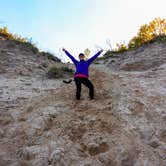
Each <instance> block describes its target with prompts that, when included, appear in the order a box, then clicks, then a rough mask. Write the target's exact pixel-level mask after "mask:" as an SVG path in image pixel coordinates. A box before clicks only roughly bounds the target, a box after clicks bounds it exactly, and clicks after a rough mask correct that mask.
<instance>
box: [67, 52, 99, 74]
mask: <svg viewBox="0 0 166 166" xmlns="http://www.w3.org/2000/svg"><path fill="white" fill-rule="evenodd" d="M65 53H66V55H67V56H68V57H69V58H70V59H71V60H72V61H73V63H74V65H75V67H76V72H75V77H76V76H77V75H85V76H86V77H88V76H89V72H88V69H89V65H90V64H91V63H92V62H93V61H94V60H95V59H96V58H97V57H98V56H99V55H100V54H101V51H99V52H97V53H96V54H95V55H94V56H93V57H91V58H90V59H88V60H87V61H85V60H80V61H77V60H76V59H75V58H74V57H73V56H72V55H71V54H70V53H69V52H68V51H65Z"/></svg>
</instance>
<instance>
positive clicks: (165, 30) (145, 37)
mask: <svg viewBox="0 0 166 166" xmlns="http://www.w3.org/2000/svg"><path fill="white" fill-rule="evenodd" d="M163 35H166V19H161V18H155V19H154V20H152V21H151V22H150V23H149V24H144V25H142V26H141V27H140V29H139V31H138V33H137V35H136V36H134V37H133V38H132V39H131V40H130V41H129V44H128V48H136V47H138V46H140V45H142V44H144V43H146V42H149V41H151V40H152V39H154V38H156V37H157V36H163Z"/></svg>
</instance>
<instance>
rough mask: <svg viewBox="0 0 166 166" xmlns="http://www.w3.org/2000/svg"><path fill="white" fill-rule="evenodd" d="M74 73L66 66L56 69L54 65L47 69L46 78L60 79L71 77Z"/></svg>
mask: <svg viewBox="0 0 166 166" xmlns="http://www.w3.org/2000/svg"><path fill="white" fill-rule="evenodd" d="M73 73H74V70H73V69H71V68H69V67H67V66H62V67H57V66H56V65H53V66H51V67H49V70H48V72H47V76H48V78H62V77H65V76H66V75H67V76H71V75H72V74H73Z"/></svg>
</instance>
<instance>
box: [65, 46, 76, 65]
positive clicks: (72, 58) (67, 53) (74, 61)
mask: <svg viewBox="0 0 166 166" xmlns="http://www.w3.org/2000/svg"><path fill="white" fill-rule="evenodd" d="M62 51H64V52H65V54H66V55H67V56H68V57H69V58H70V59H71V60H72V61H73V63H74V64H76V63H77V62H78V61H77V60H76V59H75V58H74V57H73V56H72V55H71V54H70V53H69V52H68V51H67V50H66V49H65V48H63V49H62Z"/></svg>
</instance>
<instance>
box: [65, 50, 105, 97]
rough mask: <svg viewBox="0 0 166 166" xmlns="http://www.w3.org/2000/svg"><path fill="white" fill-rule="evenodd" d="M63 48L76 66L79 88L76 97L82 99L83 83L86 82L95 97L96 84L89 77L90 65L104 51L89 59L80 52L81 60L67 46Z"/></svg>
mask: <svg viewBox="0 0 166 166" xmlns="http://www.w3.org/2000/svg"><path fill="white" fill-rule="evenodd" d="M62 50H63V51H64V52H65V54H66V55H67V56H68V57H69V58H70V59H71V60H72V62H73V63H74V65H75V68H76V72H75V74H74V81H75V84H76V88H77V90H76V99H77V100H80V97H81V85H82V84H84V85H85V86H86V87H88V88H89V97H90V99H94V86H93V84H92V82H91V81H90V80H89V79H88V77H89V66H90V64H91V63H92V62H93V61H94V60H95V59H96V58H97V57H98V56H99V55H100V54H101V53H102V52H103V50H100V51H98V52H97V53H96V54H95V55H94V56H93V57H91V58H90V59H88V60H85V55H84V54H83V53H80V54H79V60H80V61H77V60H76V59H75V58H74V57H73V56H72V55H71V54H70V53H69V52H68V51H67V50H66V49H65V48H63V49H62Z"/></svg>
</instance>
